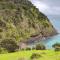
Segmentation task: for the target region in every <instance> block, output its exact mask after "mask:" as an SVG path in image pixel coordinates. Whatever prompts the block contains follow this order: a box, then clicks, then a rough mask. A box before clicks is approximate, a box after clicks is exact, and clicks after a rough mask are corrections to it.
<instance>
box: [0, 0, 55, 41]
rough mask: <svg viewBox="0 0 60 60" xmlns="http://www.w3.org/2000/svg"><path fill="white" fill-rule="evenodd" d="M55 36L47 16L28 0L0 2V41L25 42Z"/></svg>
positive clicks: (4, 0)
mask: <svg viewBox="0 0 60 60" xmlns="http://www.w3.org/2000/svg"><path fill="white" fill-rule="evenodd" d="M54 34H56V31H55V29H54V27H53V26H52V24H51V23H50V21H49V19H48V18H47V16H45V15H44V14H43V13H41V12H39V10H38V9H37V8H36V7H35V6H33V4H32V3H31V2H29V1H28V0H0V39H1V40H2V39H15V40H17V41H20V40H25V39H28V38H30V37H34V36H38V35H40V36H42V38H43V37H49V36H52V35H54Z"/></svg>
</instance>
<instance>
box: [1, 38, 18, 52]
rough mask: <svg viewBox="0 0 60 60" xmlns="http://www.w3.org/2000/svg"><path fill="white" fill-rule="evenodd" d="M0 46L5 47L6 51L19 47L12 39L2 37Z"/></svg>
mask: <svg viewBox="0 0 60 60" xmlns="http://www.w3.org/2000/svg"><path fill="white" fill-rule="evenodd" d="M1 47H2V48H5V49H6V50H7V51H8V52H14V51H16V49H18V48H19V46H18V45H17V43H16V42H15V41H14V40H13V39H4V40H2V41H1Z"/></svg>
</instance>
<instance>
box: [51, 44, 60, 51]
mask: <svg viewBox="0 0 60 60" xmlns="http://www.w3.org/2000/svg"><path fill="white" fill-rule="evenodd" d="M52 47H53V48H54V49H55V51H60V43H55V44H54V45H53V46H52Z"/></svg>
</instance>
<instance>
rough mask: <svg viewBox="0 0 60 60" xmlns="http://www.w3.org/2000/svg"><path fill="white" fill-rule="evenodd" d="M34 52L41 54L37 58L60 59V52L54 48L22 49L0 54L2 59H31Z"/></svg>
mask: <svg viewBox="0 0 60 60" xmlns="http://www.w3.org/2000/svg"><path fill="white" fill-rule="evenodd" d="M33 53H36V54H37V55H40V56H41V57H38V58H37V59H36V58H34V59H35V60H60V52H55V51H53V50H43V51H40V50H31V51H20V52H15V53H7V54H0V60H31V56H32V55H33Z"/></svg>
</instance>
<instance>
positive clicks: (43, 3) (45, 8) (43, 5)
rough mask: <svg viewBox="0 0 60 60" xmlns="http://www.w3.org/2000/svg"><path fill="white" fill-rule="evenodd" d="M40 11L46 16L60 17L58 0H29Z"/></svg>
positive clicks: (59, 0) (59, 1)
mask: <svg viewBox="0 0 60 60" xmlns="http://www.w3.org/2000/svg"><path fill="white" fill-rule="evenodd" d="M31 1H32V3H33V4H34V5H35V6H36V7H37V8H39V10H40V11H42V12H43V13H45V14H47V15H59V16H60V0H31Z"/></svg>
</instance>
